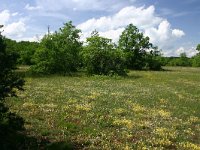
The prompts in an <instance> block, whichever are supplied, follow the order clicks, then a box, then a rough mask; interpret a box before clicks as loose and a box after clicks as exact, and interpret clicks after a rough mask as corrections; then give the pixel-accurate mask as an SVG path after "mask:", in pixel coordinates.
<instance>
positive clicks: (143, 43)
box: [119, 24, 161, 70]
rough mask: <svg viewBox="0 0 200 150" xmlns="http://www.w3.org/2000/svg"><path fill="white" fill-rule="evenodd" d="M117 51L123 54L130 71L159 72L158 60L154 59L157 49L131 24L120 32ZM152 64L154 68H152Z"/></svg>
mask: <svg viewBox="0 0 200 150" xmlns="http://www.w3.org/2000/svg"><path fill="white" fill-rule="evenodd" d="M119 49H121V50H122V51H123V52H124V53H125V56H126V65H127V67H128V68H130V69H137V70H141V69H144V68H148V69H153V70H159V69H160V68H161V65H160V64H159V62H158V60H156V59H155V57H156V56H157V51H158V49H157V48H156V47H153V44H152V43H150V41H149V37H145V36H144V35H143V33H141V32H139V29H138V28H137V27H136V26H134V25H133V24H129V25H128V26H127V27H126V28H125V30H124V31H123V32H122V35H121V36H120V38H119ZM148 51H150V52H148ZM155 54H156V55H155ZM149 61H150V62H149ZM154 63H156V66H152V65H154Z"/></svg>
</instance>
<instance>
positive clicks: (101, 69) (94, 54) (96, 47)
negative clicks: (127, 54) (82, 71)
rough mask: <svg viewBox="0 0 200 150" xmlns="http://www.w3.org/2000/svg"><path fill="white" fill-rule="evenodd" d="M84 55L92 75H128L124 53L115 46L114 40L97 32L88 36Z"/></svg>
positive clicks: (89, 72) (87, 67)
mask: <svg viewBox="0 0 200 150" xmlns="http://www.w3.org/2000/svg"><path fill="white" fill-rule="evenodd" d="M82 56H83V62H84V66H85V67H86V69H87V72H88V74H90V75H92V74H97V75H114V74H116V75H126V72H125V58H124V53H123V52H122V51H121V50H117V49H116V48H115V45H114V44H113V43H112V40H110V39H107V38H104V37H100V36H99V34H98V33H97V32H93V33H92V36H91V37H89V38H87V45H86V46H85V47H84V49H83V51H82Z"/></svg>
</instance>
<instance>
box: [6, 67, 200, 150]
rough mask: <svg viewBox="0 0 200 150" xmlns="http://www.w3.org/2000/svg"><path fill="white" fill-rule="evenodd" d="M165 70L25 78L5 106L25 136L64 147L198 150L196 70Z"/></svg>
mask: <svg viewBox="0 0 200 150" xmlns="http://www.w3.org/2000/svg"><path fill="white" fill-rule="evenodd" d="M167 69H168V71H162V72H148V71H147V72H146V71H130V73H129V75H128V77H105V76H92V77H88V76H86V75H84V74H82V75H77V76H75V77H63V76H48V77H34V78H31V77H27V78H25V79H26V85H25V91H24V92H19V93H18V95H19V97H18V98H10V100H9V101H8V105H9V106H10V108H11V110H12V111H13V112H16V113H17V114H19V115H20V116H22V117H23V118H24V119H25V121H26V123H25V127H26V129H27V132H28V134H29V135H31V136H34V137H42V138H46V139H48V140H49V141H50V142H52V143H59V142H61V143H62V142H70V143H72V144H71V145H70V146H69V145H66V146H65V144H62V145H61V146H63V147H64V148H69V147H71V148H72V149H119V150H121V149H126V150H128V149H186V150H187V149H188V150H190V149H200V68H177V67H172V68H169V67H168V68H167ZM54 146H55V145H54ZM64 148H63V149H64ZM60 149H61V148H60ZM69 149H70V148H69Z"/></svg>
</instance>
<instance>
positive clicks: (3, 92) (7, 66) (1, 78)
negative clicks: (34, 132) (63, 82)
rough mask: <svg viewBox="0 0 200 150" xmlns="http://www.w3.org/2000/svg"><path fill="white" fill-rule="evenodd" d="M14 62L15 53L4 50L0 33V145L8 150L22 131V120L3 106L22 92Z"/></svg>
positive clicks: (22, 81) (3, 41)
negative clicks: (8, 98) (15, 136)
mask: <svg viewBox="0 0 200 150" xmlns="http://www.w3.org/2000/svg"><path fill="white" fill-rule="evenodd" d="M16 62H17V55H16V53H13V52H11V51H8V50H6V43H5V38H4V37H3V36H2V35H1V32H0V139H1V140H0V145H1V148H2V149H8V147H12V146H13V145H15V144H16V143H15V142H13V140H16V139H14V137H13V135H15V133H16V132H17V131H19V130H23V129H24V128H23V125H24V121H23V118H21V117H19V116H17V115H15V114H14V113H11V112H9V109H8V108H7V107H6V106H5V104H4V102H5V98H6V97H9V96H15V94H16V90H17V89H18V90H22V86H23V85H24V80H23V79H21V78H20V77H18V76H17V75H16V74H15V72H14V71H13V70H14V69H15V67H16ZM11 135H12V136H11ZM11 137H12V138H11ZM13 143H15V144H13ZM11 145H12V146H11Z"/></svg>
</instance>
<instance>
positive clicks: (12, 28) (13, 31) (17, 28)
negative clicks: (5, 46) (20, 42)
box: [4, 21, 26, 37]
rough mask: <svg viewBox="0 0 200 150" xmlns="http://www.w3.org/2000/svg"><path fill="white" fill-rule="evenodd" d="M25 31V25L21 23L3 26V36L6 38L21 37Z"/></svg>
mask: <svg viewBox="0 0 200 150" xmlns="http://www.w3.org/2000/svg"><path fill="white" fill-rule="evenodd" d="M25 31H26V25H25V23H24V22H23V21H18V22H13V23H11V24H8V25H7V26H5V29H4V34H5V35H6V36H8V37H13V36H16V37H22V35H23V33H24V32H25Z"/></svg>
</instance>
